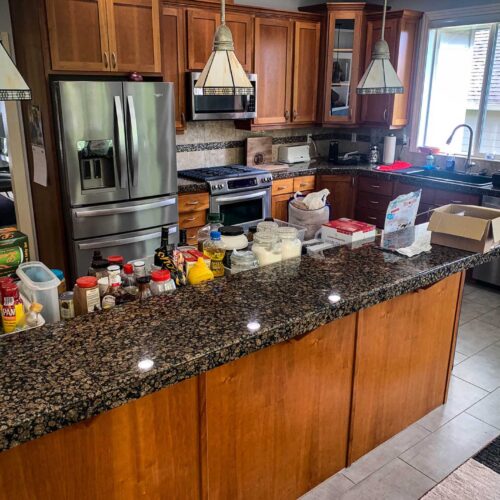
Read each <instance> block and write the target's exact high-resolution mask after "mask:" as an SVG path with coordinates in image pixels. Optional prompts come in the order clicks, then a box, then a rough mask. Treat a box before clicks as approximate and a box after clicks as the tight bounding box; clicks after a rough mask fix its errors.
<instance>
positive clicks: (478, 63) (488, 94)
mask: <svg viewBox="0 0 500 500" xmlns="http://www.w3.org/2000/svg"><path fill="white" fill-rule="evenodd" d="M461 123H466V124H468V125H470V126H471V127H472V129H473V130H474V142H473V149H472V152H473V155H474V156H477V157H483V158H484V157H487V158H490V159H500V23H489V24H473V25H465V26H452V27H442V28H434V29H430V30H429V43H428V47H427V56H426V62H425V79H424V86H423V99H422V112H421V114H420V123H419V127H418V137H417V143H418V146H435V147H439V148H440V149H441V151H443V152H449V153H453V154H467V149H468V144H469V133H468V131H467V130H466V129H465V128H461V129H459V130H458V131H457V133H456V134H455V136H454V139H453V142H452V143H451V145H449V146H448V145H446V140H447V139H448V137H449V136H450V134H451V132H452V131H453V129H454V128H455V126H457V125H458V124H461Z"/></svg>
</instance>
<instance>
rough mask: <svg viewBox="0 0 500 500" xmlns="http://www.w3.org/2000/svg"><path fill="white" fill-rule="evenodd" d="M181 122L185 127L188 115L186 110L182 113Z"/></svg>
mask: <svg viewBox="0 0 500 500" xmlns="http://www.w3.org/2000/svg"><path fill="white" fill-rule="evenodd" d="M181 123H182V126H183V127H184V126H185V125H186V115H185V113H184V111H183V112H182V113H181Z"/></svg>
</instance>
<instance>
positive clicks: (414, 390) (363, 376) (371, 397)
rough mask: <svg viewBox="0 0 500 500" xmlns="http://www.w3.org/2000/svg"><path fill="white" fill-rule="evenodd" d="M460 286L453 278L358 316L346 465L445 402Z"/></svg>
mask: <svg viewBox="0 0 500 500" xmlns="http://www.w3.org/2000/svg"><path fill="white" fill-rule="evenodd" d="M461 286H462V285H461V275H460V274H455V275H453V276H450V277H449V278H446V279H444V280H443V281H440V282H438V283H436V284H435V285H432V286H430V287H428V288H422V289H419V290H417V291H415V292H412V293H409V294H406V295H402V296H400V297H397V298H395V299H392V300H389V301H387V302H383V303H381V304H378V305H376V306H374V307H370V308H368V309H364V310H362V311H360V312H359V313H358V335H357V344H356V369H355V374H354V392H353V414H352V417H351V436H350V454H349V462H350V463H351V462H353V461H355V460H357V459H358V458H359V457H361V456H362V455H364V454H365V453H368V452H369V451H370V450H372V449H373V448H375V447H376V446H377V445H379V444H380V443H382V442H384V441H385V440H387V439H389V438H390V437H392V436H394V435H395V434H397V433H398V432H400V431H401V430H403V429H404V428H406V427H407V426H408V425H410V424H412V423H413V422H415V421H417V420H418V419H419V418H421V417H423V416H424V415H426V414H427V413H428V412H430V411H431V410H432V409H434V408H436V407H437V406H439V405H441V404H443V403H444V402H445V397H446V387H447V380H448V368H449V364H450V363H452V362H453V357H452V356H453V352H452V351H453V344H454V336H455V326H456V325H455V319H456V318H455V311H456V310H457V306H458V301H459V293H460V288H461Z"/></svg>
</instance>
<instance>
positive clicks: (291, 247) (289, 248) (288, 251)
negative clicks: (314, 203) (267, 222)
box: [278, 227, 302, 260]
mask: <svg viewBox="0 0 500 500" xmlns="http://www.w3.org/2000/svg"><path fill="white" fill-rule="evenodd" d="M297 235H298V231H297V229H296V228H294V227H280V228H279V229H278V237H279V239H280V241H281V257H282V259H283V260H286V259H293V258H295V257H300V256H301V254H302V242H301V241H300V240H299V238H298V236H297Z"/></svg>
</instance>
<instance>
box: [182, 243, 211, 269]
mask: <svg viewBox="0 0 500 500" xmlns="http://www.w3.org/2000/svg"><path fill="white" fill-rule="evenodd" d="M180 251H181V252H182V255H183V256H184V262H185V265H186V274H188V273H189V270H190V269H191V268H192V267H193V266H194V265H195V264H196V262H198V258H199V257H202V258H203V259H204V260H205V263H206V265H207V266H208V267H210V259H209V258H208V257H207V256H206V255H204V254H203V253H201V252H200V251H198V250H197V249H196V248H195V247H181V248H180Z"/></svg>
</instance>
